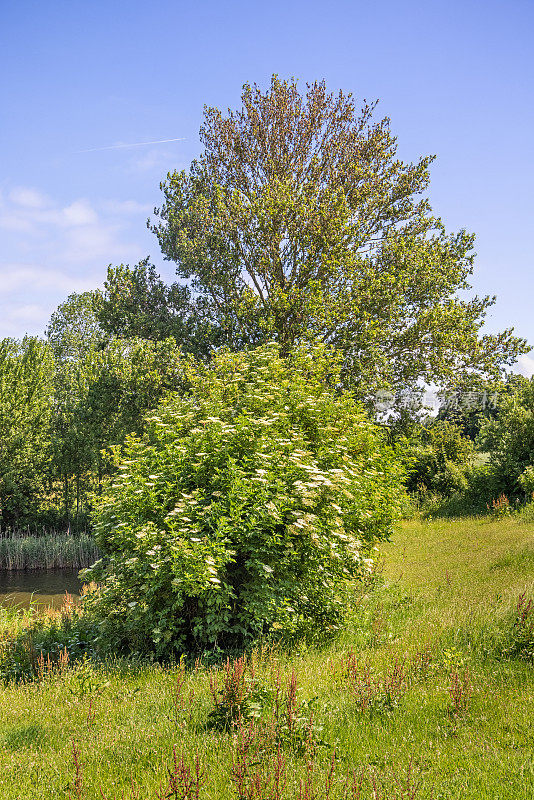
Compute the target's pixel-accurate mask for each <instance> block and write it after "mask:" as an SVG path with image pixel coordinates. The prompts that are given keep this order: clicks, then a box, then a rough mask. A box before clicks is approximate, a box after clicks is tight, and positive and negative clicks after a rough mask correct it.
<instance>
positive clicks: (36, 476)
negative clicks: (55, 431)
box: [0, 337, 54, 525]
mask: <svg viewBox="0 0 534 800" xmlns="http://www.w3.org/2000/svg"><path fill="white" fill-rule="evenodd" d="M53 380H54V359H53V357H52V354H51V352H50V350H49V348H47V347H46V345H44V344H43V343H42V342H40V341H38V340H37V339H35V338H31V337H27V338H25V339H24V340H23V341H22V342H21V343H18V342H15V341H14V340H13V339H3V340H2V341H1V342H0V524H2V525H12V524H16V523H18V522H20V520H24V519H25V518H26V517H27V516H28V515H31V514H35V512H36V510H37V508H38V505H39V499H40V497H42V495H43V492H44V491H45V484H46V476H47V474H48V467H49V463H50V436H49V429H50V428H49V426H50V418H51V414H52V401H53Z"/></svg>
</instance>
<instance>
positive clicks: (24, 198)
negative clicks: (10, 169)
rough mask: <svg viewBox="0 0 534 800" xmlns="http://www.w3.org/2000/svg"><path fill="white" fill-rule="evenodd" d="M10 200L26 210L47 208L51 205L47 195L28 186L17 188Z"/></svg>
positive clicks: (13, 190) (12, 191)
mask: <svg viewBox="0 0 534 800" xmlns="http://www.w3.org/2000/svg"><path fill="white" fill-rule="evenodd" d="M9 198H10V200H11V201H12V202H13V203H15V204H16V205H18V206H23V207H24V208H46V207H47V206H48V205H49V204H50V199H49V198H48V197H47V195H45V194H42V192H38V191H37V190H36V189H31V188H29V187H26V186H17V187H15V188H14V189H12V190H11V192H10V193H9Z"/></svg>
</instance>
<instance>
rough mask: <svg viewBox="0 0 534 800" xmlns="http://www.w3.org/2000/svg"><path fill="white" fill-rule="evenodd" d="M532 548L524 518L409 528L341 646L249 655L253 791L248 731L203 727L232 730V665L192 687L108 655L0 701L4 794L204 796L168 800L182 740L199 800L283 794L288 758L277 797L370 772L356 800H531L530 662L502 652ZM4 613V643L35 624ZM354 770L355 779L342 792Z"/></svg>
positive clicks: (167, 673) (172, 674)
mask: <svg viewBox="0 0 534 800" xmlns="http://www.w3.org/2000/svg"><path fill="white" fill-rule="evenodd" d="M533 553H534V525H532V524H521V523H519V522H518V521H517V520H513V519H509V520H504V521H489V520H487V519H486V520H484V519H462V520H447V521H434V522H410V523H405V524H403V526H402V528H401V530H400V531H399V532H398V534H397V535H396V536H395V538H394V540H393V541H392V542H391V543H390V544H388V545H386V546H385V547H384V548H383V552H382V554H381V567H380V570H379V572H380V575H381V581H380V585H379V586H378V587H377V589H376V591H375V592H373V593H367V594H365V593H363V594H362V595H361V596H356V597H355V598H354V608H353V611H352V613H351V616H350V619H349V620H348V622H347V625H346V627H345V629H344V631H343V633H342V634H341V635H340V636H339V638H338V639H337V641H335V642H333V643H331V644H329V645H328V646H325V647H316V648H311V647H310V648H309V649H304V648H301V649H299V650H298V651H297V652H294V653H293V654H292V655H291V656H289V655H285V654H283V653H280V652H276V651H273V650H271V651H266V652H264V653H263V654H258V653H256V654H255V655H254V656H253V659H252V665H251V663H250V661H249V664H248V667H247V672H246V675H248V681H249V682H248V683H244V684H242V688H243V691H245V692H246V691H247V689H246V687H247V686H248V687H249V690H250V691H251V692H252V694H251V696H250V697H249V704H248V708H249V710H250V711H251V712H254V713H255V714H259V715H260V719H259V720H256V722H255V724H254V726H253V728H251V729H250V730H254V731H255V732H256V733H255V737H256V738H255V739H254V741H252V742H251V743H250V748H249V750H248V755H247V756H246V758H245V759H244V761H245V762H246V764H248V769H249V771H250V774H251V775H252V776H254V775H255V774H256V773H257V774H258V776H259V777H258V781H259V783H258V784H257V785H258V786H259V785H260V784H261V785H262V788H261V791H259V792H256V793H254V783H253V782H252V783H249V785H248V789H247V785H245V787H244V789H242V790H241V792H240V793H239V792H238V791H237V788H236V781H235V780H233V779H232V762H233V763H234V773H235V771H236V769H237V767H238V766H239V763H238V762H239V761H240V756H239V753H240V748H241V755H243V752H244V750H245V749H246V742H244V739H246V737H247V736H250V734H248V733H247V729H246V726H241V730H240V732H237V733H236V732H235V731H234V732H232V731H230V732H224V731H220V730H217V728H216V727H214V726H213V725H211V726H210V724H209V721H210V720H212V721H213V720H214V719H219V721H220V718H221V715H222V718H223V719H224V714H223V712H224V710H225V707H223V708H222V709H219V715H218V717H216V716H214V715H213V714H211V715H210V711H212V710H213V707H214V703H213V697H212V693H211V692H210V679H211V680H217V681H218V685H219V686H221V685H222V681H223V675H222V674H221V672H220V671H219V672H216V671H215V670H214V669H211V670H210V669H208V668H204V667H202V666H200V667H198V668H197V669H196V670H190V671H187V672H186V673H185V674H184V679H185V680H184V683H183V686H180V685H179V684H180V681H181V676H182V671H181V670H180V669H178V668H177V667H175V668H172V669H165V668H162V667H160V666H158V665H134V664H125V663H118V662H116V663H113V662H110V663H108V664H107V665H104V666H100V667H96V666H93V665H91V664H89V663H82V664H79V665H78V666H76V667H70V668H66V669H64V670H63V671H62V672H61V673H59V672H57V671H56V672H52V673H51V674H49V675H47V674H46V673H47V670H46V667H45V668H44V669H43V675H42V677H41V680H39V681H33V682H28V683H26V684H24V685H14V684H10V685H8V686H6V687H5V688H4V689H2V690H0V710H1V713H0V743H1V747H0V797H1V798H2V800H11V799H12V800H20V798H24V800H30V799H31V798H36V799H37V798H39V800H48V799H49V798H50V799H51V798H54V800H56V798H67V797H69V792H70V796H71V797H73V798H86V799H87V800H93V799H95V800H96V798H102V797H105V798H108V800H111V798H117V799H118V798H122V797H123V792H124V797H125V798H131V797H132V798H133V797H137V798H138V800H149V798H150V800H152V798H156V797H158V792H159V796H161V797H163V796H167V797H180V798H182V800H194V798H195V793H194V790H193V789H190V791H189V792H187V791H186V790H184V791H181V792H180V791H177V792H175V793H174V794H173V793H172V791H170V789H172V786H171V787H170V788H169V786H170V785H169V780H170V779H169V772H168V770H169V769H170V770H171V773H172V771H173V747H175V748H176V752H177V755H178V757H179V756H180V755H181V754H182V753H185V756H186V762H187V764H189V766H192V762H193V759H194V757H195V756H196V755H198V757H199V759H200V762H201V765H202V767H203V769H204V770H205V773H206V774H205V783H204V785H203V786H202V788H201V790H200V797H201V798H205V800H210V799H211V798H213V800H216V799H217V800H219V798H220V800H223V798H238V797H239V796H241V797H242V798H243V800H244V798H245V797H250V798H251V800H253V798H254V800H255V798H257V799H258V800H260V798H269V799H270V800H271V798H272V800H276V798H277V794H276V791H275V789H274V787H273V782H274V775H275V766H274V764H275V762H276V760H277V758H278V761H279V768H280V765H281V764H282V762H284V761H285V772H286V778H287V782H286V784H285V788H284V789H283V791H282V792H281V793H280V796H281V798H282V799H283V800H285V798H287V799H288V800H290V799H291V800H292V798H298V797H300V798H301V799H302V800H313V798H314V797H315V798H316V800H328V798H331V800H335V799H336V798H341V797H343V796H346V797H347V798H351V800H352V798H354V800H358V794H357V784H358V782H359V780H360V775H362V776H363V785H362V791H361V794H360V795H359V797H360V800H364V799H365V800H367V798H369V800H370V799H371V798H375V800H376V798H381V799H382V800H386V799H387V798H397V800H401V799H402V800H409V798H412V800H413V798H416V800H423V799H428V798H430V797H433V798H434V800H445V799H447V800H448V799H449V798H450V799H451V800H453V799H454V800H457V798H466V799H467V798H488V799H489V798H492V800H493V798H503V800H504V798H507V800H508V799H509V800H527V799H528V800H530V798H532V797H533V796H534V756H533V753H534V714H533V712H532V709H533V707H534V667H533V666H532V664H531V663H528V662H525V661H522V660H520V659H512V658H509V657H506V656H505V655H503V650H504V649H505V644H506V642H507V637H509V635H510V633H511V630H512V622H513V619H514V613H515V612H514V609H515V608H516V604H517V598H518V597H519V595H521V594H523V593H524V594H526V595H527V596H534V569H533V567H534V558H533ZM9 614H11V616H9ZM4 617H5V619H4V622H3V625H0V636H3V635H4V634H3V633H2V630H4V631H7V630H8V629H9V628H10V627H11V628H12V626H13V625H19V626H20V625H22V624H24V620H21V619H20V618H15V616H13V613H12V612H9V613H8V612H5V614H4ZM27 619H28V618H26V621H27ZM395 664H396V665H397V667H396V669H395ZM293 671H294V674H295V677H296V681H297V686H298V692H297V701H296V702H297V713H296V715H295V716H296V721H295V720H294V721H293V728H292V729H291V730H289V729H288V724H287V720H286V722H284V716H283V713H281V714H280V715H279V717H278V726H277V728H276V730H274V729H273V728H272V720H273V707H274V705H275V698H276V685H277V681H279V683H280V685H281V687H282V688H281V693H280V694H281V696H282V697H283V696H285V694H286V693H287V686H288V684H289V683H290V680H291V675H292V672H293ZM177 682H178V683H177ZM177 685H178V687H179V688H178V691H177ZM299 708H300V710H299ZM281 709H282V711H283V709H284V705H283V703H282V704H281ZM311 714H312V715H313V716H312V720H311V724H310V722H309V719H310V715H311ZM274 716H276V715H274ZM299 719H300V721H299ZM261 720H263V722H262V721H261ZM219 727H220V726H219ZM289 728H291V725H289ZM262 729H263V731H264V735H263V738H262V736H261V735H260V732H261V730H262ZM310 732H311V733H310ZM310 737H311V739H310ZM310 741H312V742H313V743H314V746H313V747H311V746H310ZM278 745H280V755H279V756H278ZM334 754H335V758H334V762H333V763H334V767H335V768H334V771H333V773H332V778H331V781H330V784H329V783H328V774H329V771H330V769H331V765H332V758H333V756H334ZM75 761H77V762H78V764H79V766H78V767H76V765H75ZM243 763H244V762H243V758H241V767H243ZM236 764H237V767H236ZM307 764H308V767H307ZM245 766H246V765H245ZM184 769H185V768H184ZM347 770H355V774H356V785H355V787H354V793H352V792H351V790H350V787H348V789H347V790H346V791H345V794H344V788H343V787H344V781H345V775H346V773H347ZM178 771H179V770H178ZM77 775H78V782H76V776H77ZM182 775H186V772H184V771H182ZM306 775H308V776H310V775H311V776H312V777H311V778H310V781H309V782H311V783H312V784H313V786H312V787H311V788H310V786H308V787H307V784H306ZM413 776H416V777H415V778H414V777H413ZM262 780H263V784H262ZM269 780H270V783H269ZM325 780H326V787H325ZM301 781H302V784H300V785H299V782H301ZM373 781H374V782H375V784H376V786H375V790H374V793H373V788H372V783H373ZM418 781H420V783H418ZM132 782H133V784H132ZM182 783H183V781H182ZM266 783H267V784H268V785H267V786H266V785H265V784H266ZM245 784H246V781H245ZM132 785H133V786H135V787H137V788H136V789H135V790H134V789H132ZM251 787H252V788H251ZM135 792H137V794H136V793H135ZM410 792H411V793H410Z"/></svg>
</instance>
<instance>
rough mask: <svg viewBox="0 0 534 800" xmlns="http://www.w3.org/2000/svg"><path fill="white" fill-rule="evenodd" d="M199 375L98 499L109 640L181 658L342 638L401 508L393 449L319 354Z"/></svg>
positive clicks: (265, 350) (266, 356) (256, 359)
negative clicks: (363, 580)
mask: <svg viewBox="0 0 534 800" xmlns="http://www.w3.org/2000/svg"><path fill="white" fill-rule="evenodd" d="M189 373H190V374H189V380H190V386H191V390H190V393H189V394H188V395H187V396H180V395H177V394H174V395H172V396H169V398H168V399H167V400H165V401H164V402H163V403H161V404H160V406H159V407H158V409H157V410H156V411H155V412H154V413H153V414H152V415H151V416H149V417H148V419H147V432H146V434H145V436H144V437H143V438H137V437H131V438H130V439H129V440H128V442H127V444H126V446H125V447H124V448H123V450H122V452H121V453H120V454H119V453H117V460H118V464H119V467H120V470H119V475H120V476H119V477H118V478H116V479H115V481H114V483H113V485H111V486H110V488H109V490H108V491H107V492H106V493H105V495H104V496H103V497H101V498H100V499H99V501H98V507H97V511H96V517H95V526H96V539H97V543H98V546H99V548H100V550H101V552H102V553H103V554H104V557H103V559H102V560H101V561H100V562H97V564H96V565H94V566H93V567H92V568H91V570H90V571H89V572H88V574H87V577H88V578H90V579H92V580H96V581H98V582H99V584H100V589H99V591H98V592H97V593H93V594H92V595H91V597H90V599H89V600H88V601H87V604H88V607H90V608H91V607H92V609H93V610H94V612H95V613H96V614H97V615H99V616H100V618H101V619H102V631H103V635H104V636H105V635H111V636H113V637H114V639H115V641H117V638H119V639H120V642H121V644H122V646H123V647H124V648H125V649H130V650H132V649H134V650H138V651H147V650H148V651H155V652H156V654H157V655H158V656H169V655H172V654H175V653H182V652H187V651H189V652H191V651H198V650H206V649H211V650H217V649H220V650H225V651H228V650H232V649H237V648H241V647H243V646H245V645H246V644H247V643H249V642H251V641H253V640H255V639H257V638H258V637H264V636H266V635H269V636H277V637H279V636H283V637H293V636H302V635H314V634H316V633H324V632H325V631H332V630H335V629H336V627H337V626H338V625H339V623H340V621H341V620H342V617H343V612H344V609H345V608H346V606H347V603H348V602H350V588H351V582H353V581H354V580H355V579H357V578H358V577H360V576H362V574H363V573H365V572H366V571H368V570H369V569H370V568H371V565H372V562H371V556H372V549H373V546H374V544H375V543H376V541H377V540H380V539H384V538H387V537H388V536H389V534H390V531H391V525H392V521H393V520H394V518H395V516H396V514H397V511H398V508H399V505H400V502H401V499H402V498H401V493H402V490H401V488H400V487H401V479H402V476H401V474H400V468H399V467H398V465H397V462H396V461H395V458H394V455H393V453H392V451H391V450H390V449H389V448H388V447H387V446H386V445H385V444H384V443H383V442H382V438H381V434H380V432H379V431H378V429H377V428H376V426H374V425H373V424H372V423H371V422H370V421H369V420H368V419H367V417H366V415H365V412H364V410H363V409H362V408H361V407H360V406H359V405H358V404H357V403H356V402H355V400H354V399H353V397H352V396H351V395H350V394H349V393H346V392H343V391H341V390H340V389H339V381H338V378H339V362H338V359H337V357H336V356H335V354H333V353H332V352H331V351H329V350H328V349H327V348H324V347H322V346H319V345H317V346H316V347H311V348H310V347H308V348H306V349H304V348H303V349H299V350H296V351H295V352H294V353H293V354H292V355H291V356H290V357H288V358H282V357H280V354H279V350H278V347H277V345H275V344H269V345H265V346H263V347H260V348H258V349H256V350H254V351H251V352H248V353H246V352H245V353H243V352H241V353H236V354H235V353H228V352H220V353H219V354H217V355H216V356H215V358H214V359H213V361H212V362H211V364H210V365H209V366H205V365H198V364H194V363H193V362H191V363H190V367H189ZM106 632H107V634H106Z"/></svg>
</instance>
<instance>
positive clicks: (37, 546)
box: [0, 531, 99, 570]
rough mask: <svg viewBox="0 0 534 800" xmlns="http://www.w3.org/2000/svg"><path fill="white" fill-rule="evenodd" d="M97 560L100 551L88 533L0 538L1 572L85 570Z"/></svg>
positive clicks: (3, 536)
mask: <svg viewBox="0 0 534 800" xmlns="http://www.w3.org/2000/svg"><path fill="white" fill-rule="evenodd" d="M97 558H99V553H98V548H97V546H96V544H95V542H94V539H93V537H92V536H91V535H90V534H88V533H83V534H80V535H79V536H74V535H72V534H65V533H63V534H57V533H48V534H45V535H44V536H28V535H27V534H23V535H20V534H17V533H16V532H12V531H10V532H8V533H7V535H6V532H4V533H2V534H0V570H33V569H83V568H84V567H88V566H89V565H90V564H92V563H94V562H95V561H96V560H97Z"/></svg>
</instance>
